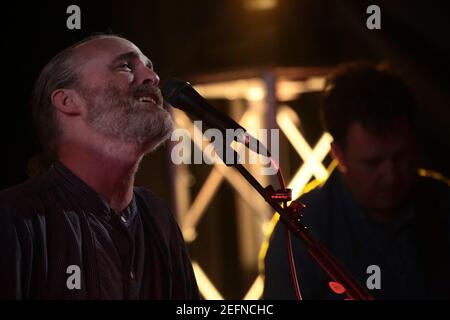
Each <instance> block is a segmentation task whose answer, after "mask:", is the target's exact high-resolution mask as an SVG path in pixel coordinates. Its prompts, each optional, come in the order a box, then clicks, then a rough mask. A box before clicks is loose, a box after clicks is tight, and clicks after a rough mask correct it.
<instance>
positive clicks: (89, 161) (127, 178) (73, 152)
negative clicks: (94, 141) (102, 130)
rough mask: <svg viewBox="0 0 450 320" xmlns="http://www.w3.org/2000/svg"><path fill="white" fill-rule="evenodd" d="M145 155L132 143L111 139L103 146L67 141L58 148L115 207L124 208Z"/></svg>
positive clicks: (66, 161) (65, 161)
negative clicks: (130, 144)
mask: <svg viewBox="0 0 450 320" xmlns="http://www.w3.org/2000/svg"><path fill="white" fill-rule="evenodd" d="M142 156H143V155H142V154H139V153H137V152H136V150H135V148H133V147H132V146H129V145H118V144H116V145H113V144H111V143H110V144H104V145H103V146H102V147H101V148H92V147H89V146H83V145H79V144H75V143H68V144H63V145H62V146H61V147H60V149H59V160H60V161H61V162H62V163H63V164H64V165H65V166H66V167H67V168H69V169H70V170H71V171H72V172H73V173H74V174H75V175H76V176H78V177H79V178H80V179H81V180H83V181H84V182H85V183H86V184H87V185H89V186H90V187H91V188H92V189H94V190H95V191H96V192H97V193H98V194H100V195H101V196H102V197H103V199H104V200H105V201H106V202H107V203H108V204H109V206H110V207H111V208H112V209H114V210H115V211H122V210H123V209H125V208H126V207H127V206H128V205H129V203H130V202H131V200H132V198H133V184H134V175H135V173H136V171H137V169H138V166H139V163H140V160H141V159H142Z"/></svg>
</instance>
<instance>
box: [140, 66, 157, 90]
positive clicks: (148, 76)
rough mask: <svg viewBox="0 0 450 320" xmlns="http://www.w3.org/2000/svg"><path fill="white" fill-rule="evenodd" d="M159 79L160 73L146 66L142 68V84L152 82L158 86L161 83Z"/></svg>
mask: <svg viewBox="0 0 450 320" xmlns="http://www.w3.org/2000/svg"><path fill="white" fill-rule="evenodd" d="M159 81H160V78H159V76H158V74H157V73H156V72H155V71H154V70H153V69H151V68H149V67H147V66H144V67H143V68H142V71H141V79H140V81H139V82H140V83H141V84H147V83H150V84H152V85H153V86H158V85H159Z"/></svg>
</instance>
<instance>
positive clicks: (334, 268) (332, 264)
mask: <svg viewBox="0 0 450 320" xmlns="http://www.w3.org/2000/svg"><path fill="white" fill-rule="evenodd" d="M227 165H231V166H233V167H235V168H236V169H237V170H238V171H239V173H240V174H241V175H242V176H243V177H244V178H245V179H246V180H247V181H248V182H249V183H250V184H251V185H252V186H253V188H255V189H256V191H258V193H259V194H260V195H261V196H262V197H263V198H264V199H265V200H266V201H267V202H268V203H269V205H270V206H271V207H272V208H273V209H274V210H275V211H276V212H278V213H279V214H280V218H281V220H282V221H283V223H284V225H285V226H286V227H287V228H288V229H289V231H291V232H292V233H293V234H295V235H296V236H297V237H299V238H300V239H301V240H303V242H304V243H305V244H306V246H307V249H308V253H309V254H310V255H311V256H312V257H313V258H314V260H315V261H316V262H317V263H318V264H319V266H320V267H321V268H322V269H323V270H324V271H325V272H326V273H327V274H328V275H329V276H330V278H331V279H333V281H336V282H338V283H340V284H341V285H342V286H343V287H344V288H345V293H346V295H347V297H348V298H349V299H352V300H373V298H372V296H370V295H369V294H368V293H367V292H366V291H365V290H364V289H363V288H362V287H361V286H360V285H359V284H358V282H356V280H354V278H353V277H352V276H351V275H350V273H349V272H348V271H346V270H345V268H344V267H343V266H342V264H341V263H340V262H339V261H338V260H337V259H336V258H335V257H334V256H333V255H332V254H331V253H330V252H329V251H328V249H327V248H326V247H325V246H324V245H322V244H320V243H319V242H317V241H316V240H314V239H313V237H312V236H311V235H310V234H309V233H308V232H307V231H306V227H305V226H304V225H303V223H302V222H301V220H300V217H301V215H300V214H299V212H298V211H297V210H296V209H295V208H293V206H292V205H291V206H290V207H285V208H283V207H282V206H281V205H280V204H279V203H278V202H277V201H274V200H273V198H272V197H271V195H272V194H273V188H272V186H268V187H266V188H264V187H263V186H262V185H261V184H260V183H259V182H258V181H257V180H256V179H255V177H253V176H252V175H251V174H250V172H248V171H247V169H245V167H244V166H243V165H242V164H240V163H233V164H227Z"/></svg>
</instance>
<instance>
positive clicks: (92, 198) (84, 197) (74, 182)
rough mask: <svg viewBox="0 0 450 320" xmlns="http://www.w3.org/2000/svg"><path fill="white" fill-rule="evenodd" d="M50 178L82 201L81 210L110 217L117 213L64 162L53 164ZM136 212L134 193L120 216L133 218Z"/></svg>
mask: <svg viewBox="0 0 450 320" xmlns="http://www.w3.org/2000/svg"><path fill="white" fill-rule="evenodd" d="M50 176H51V177H53V179H54V180H55V182H56V183H57V185H58V186H59V187H62V188H64V189H66V190H67V191H68V192H70V193H72V194H73V195H74V196H75V197H76V198H77V199H78V200H79V201H80V203H79V205H80V207H81V208H83V209H87V210H89V211H92V213H95V214H106V215H108V216H109V215H111V214H112V213H114V212H115V211H114V210H113V209H111V208H110V206H109V204H108V203H107V202H106V200H105V199H103V197H102V196H101V195H100V194H99V193H97V191H95V190H94V189H92V188H91V187H90V186H89V185H88V184H86V183H85V182H84V181H83V180H81V179H80V178H79V177H78V176H77V175H75V173H73V172H72V171H71V170H70V169H69V168H67V167H66V166H65V165H64V164H63V163H62V162H60V161H56V162H55V163H54V164H53V166H52V168H51V169H50ZM135 212H136V201H135V196H134V193H133V198H132V200H131V202H130V204H129V205H128V206H127V208H125V209H124V210H122V211H121V212H120V214H121V215H122V214H124V215H127V217H128V218H131V217H132V216H133V215H134V213H135Z"/></svg>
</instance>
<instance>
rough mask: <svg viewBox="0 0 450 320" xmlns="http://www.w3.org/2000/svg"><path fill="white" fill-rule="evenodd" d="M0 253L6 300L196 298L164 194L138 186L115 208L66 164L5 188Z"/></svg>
mask: <svg viewBox="0 0 450 320" xmlns="http://www.w3.org/2000/svg"><path fill="white" fill-rule="evenodd" d="M0 256H1V258H0V298H3V299H5V298H6V299H198V298H199V293H198V288H197V284H196V280H195V276H194V273H193V270H192V266H191V263H190V260H189V256H188V253H187V249H186V246H185V243H184V241H183V238H182V235H181V232H180V230H179V228H178V225H177V223H176V221H175V219H174V217H173V215H172V214H171V212H170V210H169V209H168V208H167V206H166V205H165V204H164V203H163V202H162V201H161V200H160V199H159V198H157V197H156V196H155V195H154V194H152V193H151V192H150V191H148V190H145V189H142V188H135V189H134V197H133V200H132V203H131V204H130V206H129V207H128V208H127V209H126V212H123V215H122V216H120V215H117V214H116V213H114V212H113V210H111V209H110V208H109V206H108V205H107V204H106V202H105V201H103V200H102V198H101V197H100V196H99V195H98V194H97V193H96V192H95V191H94V190H93V189H91V188H90V187H89V186H88V185H86V184H85V183H84V182H83V181H82V180H81V179H79V178H78V177H77V176H75V175H74V174H73V173H72V172H71V171H70V170H69V169H68V168H66V167H65V166H64V165H63V164H61V163H56V164H55V165H54V167H53V168H52V169H50V171H49V172H47V173H45V174H43V175H41V176H38V177H35V178H33V179H31V180H29V181H27V182H25V183H23V184H21V185H19V186H16V187H13V188H11V189H8V190H5V191H2V192H1V193H0ZM70 266H72V267H70ZM73 266H75V267H76V268H79V271H80V272H79V273H80V276H81V278H80V287H79V288H78V287H75V288H74V287H73V283H75V282H71V281H72V280H73V275H74V274H75V273H74V271H73V269H71V268H73ZM70 283H72V286H71V285H70Z"/></svg>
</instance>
